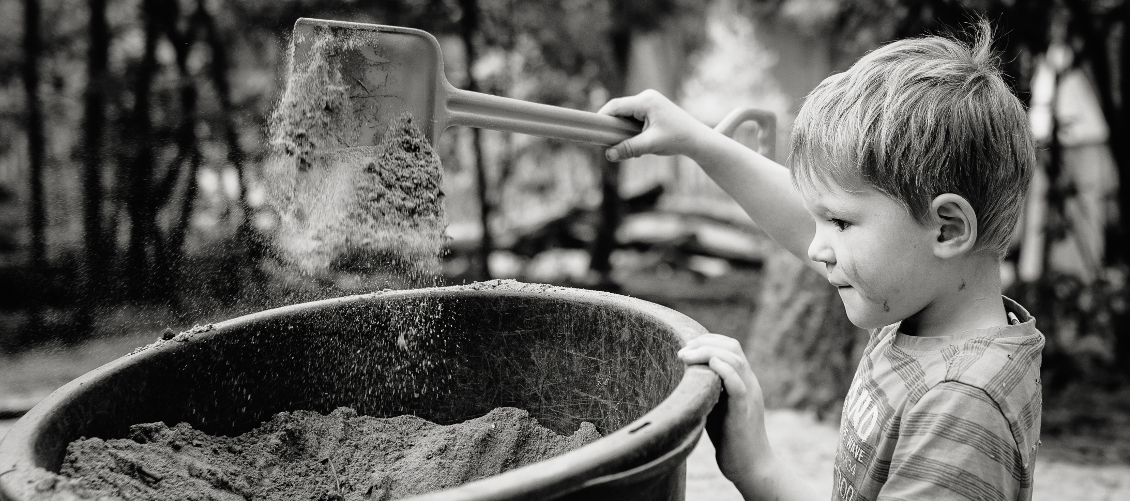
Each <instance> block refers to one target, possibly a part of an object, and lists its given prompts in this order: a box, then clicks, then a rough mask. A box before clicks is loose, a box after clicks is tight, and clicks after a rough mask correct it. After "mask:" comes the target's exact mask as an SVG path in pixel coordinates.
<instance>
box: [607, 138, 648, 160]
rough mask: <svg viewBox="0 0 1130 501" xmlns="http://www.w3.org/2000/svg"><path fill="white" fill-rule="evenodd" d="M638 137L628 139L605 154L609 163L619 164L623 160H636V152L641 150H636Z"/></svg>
mask: <svg viewBox="0 0 1130 501" xmlns="http://www.w3.org/2000/svg"><path fill="white" fill-rule="evenodd" d="M638 137H639V136H636V137H634V138H631V139H626V140H624V141H623V142H621V143H620V144H617V145H615V146H613V147H611V148H608V150H606V151H605V152H604V157H605V158H607V159H608V161H609V162H619V161H621V160H627V159H629V158H635V157H636V155H637V153H636V152H637V151H639V150H637V149H636V147H635V146H634V144H633V143H634V142H635V139H636V138H638Z"/></svg>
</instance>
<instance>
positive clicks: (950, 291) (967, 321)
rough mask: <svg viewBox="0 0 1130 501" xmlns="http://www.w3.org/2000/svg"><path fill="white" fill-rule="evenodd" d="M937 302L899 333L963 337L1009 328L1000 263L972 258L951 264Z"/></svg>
mask: <svg viewBox="0 0 1130 501" xmlns="http://www.w3.org/2000/svg"><path fill="white" fill-rule="evenodd" d="M949 264H951V265H952V266H947V267H946V268H949V270H948V271H947V272H945V273H942V274H941V275H942V277H943V278H941V280H940V281H939V282H938V294H937V295H936V297H935V300H934V301H933V302H931V303H930V304H929V305H927V306H926V307H925V308H923V309H922V310H919V312H918V313H916V314H914V315H912V316H910V317H908V318H907V319H905V320H903V321H902V324H901V325H900V326H899V331H900V332H903V333H904V334H909V335H912V336H922V337H926V336H960V335H961V333H963V332H969V331H973V330H977V329H987V328H991V327H1001V326H1005V325H1008V316H1007V315H1008V314H1007V312H1006V311H1005V308H1004V300H1003V299H1002V298H1001V280H1000V261H998V260H997V259H996V258H995V257H992V256H982V255H978V256H969V257H966V258H964V259H962V260H961V261H957V262H951V263H949Z"/></svg>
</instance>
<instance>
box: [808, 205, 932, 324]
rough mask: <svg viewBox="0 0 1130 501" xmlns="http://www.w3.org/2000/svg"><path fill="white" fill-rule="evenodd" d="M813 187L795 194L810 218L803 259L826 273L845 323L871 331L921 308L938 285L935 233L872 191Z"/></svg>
mask: <svg viewBox="0 0 1130 501" xmlns="http://www.w3.org/2000/svg"><path fill="white" fill-rule="evenodd" d="M815 184H816V186H806V187H804V188H803V189H802V190H801V193H802V195H803V197H804V202H805V207H807V208H808V212H809V213H810V214H812V217H813V218H814V219H815V220H816V235H815V236H814V237H813V239H812V244H811V245H810V246H809V248H808V256H809V258H811V259H812V260H813V261H816V262H819V263H824V265H825V266H826V267H827V270H828V281H829V282H830V283H832V285H835V286H836V288H837V289H838V291H839V294H840V298H841V299H843V301H844V306H845V307H846V308H847V314H848V318H849V319H851V322H852V323H853V324H855V325H856V326H858V327H861V328H865V329H871V328H877V327H882V326H884V325H889V324H892V323H894V322H898V321H901V320H905V319H907V318H909V317H912V316H914V315H916V314H918V313H919V312H920V311H922V310H923V309H924V308H927V307H928V306H929V305H930V304H931V303H932V302H933V301H934V298H936V297H937V296H936V293H937V292H938V290H937V288H938V285H939V284H938V282H939V280H936V279H935V278H934V277H933V275H934V272H936V271H937V270H938V269H940V268H941V267H940V266H938V265H939V264H940V263H939V262H938V261H939V259H938V258H937V257H936V256H934V253H933V249H932V246H931V240H932V239H933V240H936V238H937V235H935V234H934V232H933V231H932V230H931V229H929V228H928V227H927V226H926V225H923V224H921V223H919V222H918V221H917V220H915V219H914V218H913V217H912V216H911V215H910V213H909V212H908V211H907V210H906V208H904V207H903V206H902V205H901V204H899V203H898V202H897V201H895V200H893V199H891V198H890V197H888V196H886V195H884V194H882V193H880V192H878V191H876V190H874V189H873V188H870V187H867V188H861V189H860V190H858V191H856V190H852V191H846V190H844V189H842V188H840V187H838V186H823V185H822V184H821V183H815ZM829 184H832V183H829ZM861 185H862V183H861Z"/></svg>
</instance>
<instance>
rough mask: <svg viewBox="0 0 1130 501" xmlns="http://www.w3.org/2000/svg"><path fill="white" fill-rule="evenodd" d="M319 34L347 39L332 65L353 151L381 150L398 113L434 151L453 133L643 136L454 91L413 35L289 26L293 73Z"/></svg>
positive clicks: (376, 28) (629, 124) (429, 44)
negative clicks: (351, 119) (347, 106)
mask: <svg viewBox="0 0 1130 501" xmlns="http://www.w3.org/2000/svg"><path fill="white" fill-rule="evenodd" d="M323 33H324V34H328V35H330V36H333V37H349V38H348V40H349V41H350V43H348V44H335V47H340V48H341V49H340V50H335V52H334V54H332V55H331V57H332V58H335V59H336V62H337V63H339V67H340V71H341V73H342V80H343V82H344V83H345V84H346V85H348V86H349V89H348V93H349V98H350V101H351V102H352V105H353V109H354V110H355V111H359V113H357V116H358V118H359V122H360V127H361V135H360V140H359V144H357V146H363V145H376V144H379V143H380V140H381V134H382V133H383V132H384V127H385V124H387V123H390V122H391V121H392V120H393V119H395V118H396V117H398V116H400V115H402V114H404V113H408V114H410V115H411V116H412V117H413V119H414V121H415V123H416V124H417V125H418V126H419V127H420V128H421V129H422V130H423V132H424V134H425V135H426V136H427V138H428V140H429V141H431V142H432V143H433V144H434V143H435V139H436V138H437V137H438V136H439V134H440V133H442V132H443V131H444V129H446V128H448V127H450V126H455V125H461V126H467V127H480V128H486V129H494V130H502V131H510V132H518V133H523V134H531V135H536V136H543V137H549V138H555V139H564V140H569V141H579V142H586V143H595V144H603V145H612V144H616V143H619V142H620V141H623V140H624V139H627V138H629V137H632V136H634V135H636V134H639V132H640V130H641V129H642V124H641V123H640V122H639V121H635V120H629V119H624V118H618V117H610V116H607V115H598V114H596V113H591V112H585V111H579V110H573V109H568V108H561V107H557V106H549V105H544V104H537V103H531V102H527V101H521V100H518V99H510V98H505V97H498V96H492V95H489V94H482V93H477V92H469V91H465V90H461V89H456V88H455V87H453V86H452V85H451V84H450V83H449V82H448V81H447V78H446V77H445V76H444V73H443V55H442V53H441V52H440V46H439V42H438V41H437V40H436V39H435V37H433V36H432V35H431V34H429V33H427V32H425V31H421V30H416V29H411V28H402V27H398V26H384V25H378V24H363V23H349V22H342V21H328V20H324V19H310V18H301V19H299V20H298V21H297V22H295V24H294V33H293V38H292V40H291V50H292V51H293V52H292V58H291V61H292V65H293V66H292V68H291V71H294V70H295V68H302V67H303V65H304V64H306V62H307V61H308V60H309V58H310V51H311V50H312V45H313V43H314V40H315V39H316V37H318V36H321V34H323ZM342 40H345V38H343V39H342Z"/></svg>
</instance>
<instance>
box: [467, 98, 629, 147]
mask: <svg viewBox="0 0 1130 501" xmlns="http://www.w3.org/2000/svg"><path fill="white" fill-rule="evenodd" d="M453 125H461V126H465V127H479V128H484V129H491V130H502V131H508V132H518V133H521V134H531V135H534V136H542V137H548V138H553V139H564V140H567V141H578V142H582V143H594V144H601V145H605V146H611V145H613V144H617V143H619V142H621V141H623V140H625V139H628V138H630V137H632V136H635V135H637V134H639V133H640V131H642V130H643V122H640V121H639V120H632V119H627V118H619V117H613V116H608V115H601V114H597V113H592V112H588V111H580V110H573V109H569V108H561V107H558V106H550V105H547V104H539V103H531V102H529V101H522V100H519V99H512V98H508V97H499V96H492V95H490V94H483V93H479V92H471V91H467V90H463V89H456V88H454V87H449V88H448V89H447V123H446V126H453Z"/></svg>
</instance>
